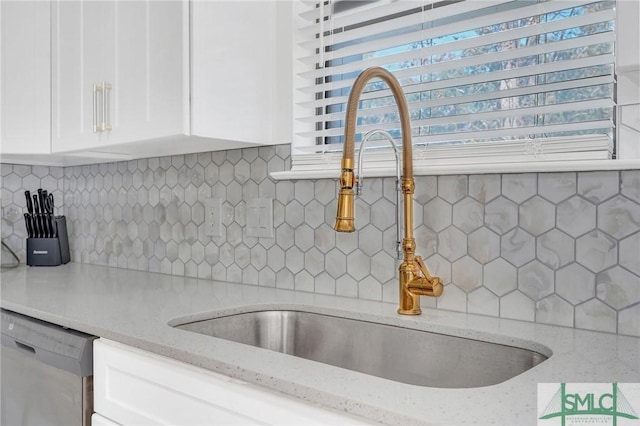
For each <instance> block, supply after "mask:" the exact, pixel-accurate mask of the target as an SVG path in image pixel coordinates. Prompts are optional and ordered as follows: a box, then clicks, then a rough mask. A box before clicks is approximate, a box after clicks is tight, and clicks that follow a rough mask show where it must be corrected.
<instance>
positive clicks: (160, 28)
mask: <svg viewBox="0 0 640 426" xmlns="http://www.w3.org/2000/svg"><path fill="white" fill-rule="evenodd" d="M184 5H185V3H184V2H182V1H180V0H172V1H153V0H146V1H96V0H74V1H69V0H55V4H54V19H53V28H52V31H53V39H54V42H53V52H52V53H53V62H54V64H53V65H54V68H53V95H52V96H53V112H54V114H53V120H54V123H53V143H52V146H53V151H54V152H69V151H98V152H99V151H101V150H102V149H103V148H105V147H108V146H112V145H120V144H128V143H131V142H138V141H141V140H145V139H154V138H159V137H165V136H173V135H177V134H182V133H183V117H184V116H183V105H184V100H183V93H184V92H183V85H184V81H183V78H184V72H183V68H184V61H185V58H183V43H184V35H185V34H184V31H185V29H184V26H183V24H184V23H183V8H184ZM103 81H104V82H107V83H108V84H109V85H110V89H109V90H108V91H107V92H106V93H102V92H98V93H97V94H94V90H93V86H94V84H99V83H101V82H103ZM94 95H95V96H96V98H94ZM96 100H97V102H94V101H96ZM94 111H95V112H94ZM103 111H106V113H104V114H106V116H107V119H106V123H107V124H108V125H109V127H110V128H109V129H107V130H105V131H98V132H94V128H93V127H94V122H97V123H98V124H100V123H102V122H103V121H104V120H103ZM96 115H97V117H96V118H95V119H94V116H96ZM111 152H113V150H111ZM122 152H123V153H126V147H124V148H123V149H122Z"/></svg>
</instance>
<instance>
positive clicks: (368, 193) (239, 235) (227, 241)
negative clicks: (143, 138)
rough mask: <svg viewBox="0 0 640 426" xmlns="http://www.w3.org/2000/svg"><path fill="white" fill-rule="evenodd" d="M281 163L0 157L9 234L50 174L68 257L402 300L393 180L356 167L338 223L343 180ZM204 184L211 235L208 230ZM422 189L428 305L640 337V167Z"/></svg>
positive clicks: (420, 235)
mask: <svg viewBox="0 0 640 426" xmlns="http://www.w3.org/2000/svg"><path fill="white" fill-rule="evenodd" d="M289 163H290V151H289V147H288V146H286V145H281V146H275V147H260V148H246V149H241V150H230V151H220V152H205V153H200V154H192V155H179V156H173V157H160V158H157V157H156V158H148V159H143V160H136V161H129V162H120V163H107V164H99V165H92V166H79V167H66V168H64V169H61V168H54V167H51V168H41V167H36V166H33V167H29V166H17V165H8V164H2V179H3V182H2V237H3V238H4V239H5V240H7V241H8V242H9V244H11V245H12V246H13V247H17V248H18V251H19V252H20V254H21V256H23V257H24V248H23V245H24V242H23V241H24V234H25V231H24V221H23V220H22V219H21V214H20V213H21V212H22V211H23V208H24V196H23V194H22V191H23V190H24V189H32V188H31V187H32V186H33V185H34V184H36V182H38V183H41V184H42V185H43V186H44V185H45V181H46V182H47V184H49V183H51V184H52V182H56V183H57V187H58V190H59V191H60V194H62V189H63V191H64V207H63V209H64V213H65V214H66V216H67V218H68V223H69V227H70V239H71V246H72V247H71V248H72V252H73V253H72V258H73V260H74V261H76V262H86V263H94V264H102V265H111V266H116V267H121V268H130V269H139V270H145V271H153V272H161V273H166V274H173V275H184V276H190V277H199V278H205V279H217V280H226V281H232V282H243V283H247V284H253V285H260V286H271V287H280V288H287V289H295V290H299V291H308V292H316V293H325V294H337V295H341V296H347V297H353V298H361V299H372V300H382V301H388V302H393V303H395V302H396V299H397V292H398V284H397V279H396V275H397V272H396V268H397V261H396V260H395V257H394V256H395V246H394V241H395V213H394V202H395V194H394V188H395V182H394V181H395V179H393V178H385V179H382V178H379V179H374V178H372V179H367V180H365V188H364V193H363V195H362V196H361V197H360V198H358V200H357V202H356V226H357V228H358V230H357V232H355V233H353V234H338V233H335V232H334V231H333V230H332V224H333V220H334V215H335V203H336V190H337V188H336V180H332V179H322V180H316V181H297V182H288V181H280V182H274V181H272V180H270V179H269V177H268V173H269V172H273V171H281V170H286V169H288V167H289ZM336 176H337V175H336ZM210 197H214V198H220V199H222V200H223V204H222V236H220V237H208V236H205V232H204V228H205V227H204V203H203V201H204V199H205V198H210ZM256 197H261V198H272V199H273V200H274V201H273V209H274V210H273V222H274V227H275V230H274V233H273V235H274V236H273V238H254V237H247V236H246V234H245V216H246V215H245V206H246V202H247V200H250V199H253V198H256ZM58 198H61V197H58ZM415 200H416V201H415V218H416V224H415V225H416V239H417V244H418V249H417V252H418V254H421V255H422V256H423V257H424V258H425V260H426V263H427V265H428V266H429V268H430V269H431V271H432V272H434V273H435V274H437V275H439V276H441V277H442V278H443V279H444V281H445V282H446V287H445V291H444V295H443V296H442V297H441V298H439V299H432V298H423V299H424V300H423V304H424V306H427V307H434V308H438V309H447V310H454V311H462V312H472V313H478V314H483V315H490V316H496V317H498V316H499V317H504V318H513V319H519V320H524V321H535V322H540V323H550V324H557V325H562V326H568V327H576V328H583V329H590V330H600V331H605V332H612V333H619V334H627V335H636V336H640V170H632V171H620V172H618V171H610V172H609V171H608V172H579V173H573V172H571V173H527V174H504V175H499V174H493V175H491V174H489V175H455V176H439V177H432V176H424V177H418V178H416V195H415ZM58 204H59V205H62V204H63V203H58Z"/></svg>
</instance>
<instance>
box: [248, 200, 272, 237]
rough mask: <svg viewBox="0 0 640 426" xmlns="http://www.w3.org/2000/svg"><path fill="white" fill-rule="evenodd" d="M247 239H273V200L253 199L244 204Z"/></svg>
mask: <svg viewBox="0 0 640 426" xmlns="http://www.w3.org/2000/svg"><path fill="white" fill-rule="evenodd" d="M245 211H246V215H247V217H246V219H247V220H246V224H247V225H246V234H247V237H261V238H273V198H254V199H252V200H248V201H247V204H246V210H245Z"/></svg>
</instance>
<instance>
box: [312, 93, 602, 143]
mask: <svg viewBox="0 0 640 426" xmlns="http://www.w3.org/2000/svg"><path fill="white" fill-rule="evenodd" d="M610 105H611V100H610V99H597V100H591V101H582V102H572V103H566V104H553V105H544V106H536V107H529V108H517V109H500V110H496V111H489V112H477V113H474V114H473V115H468V114H467V115H456V116H445V117H437V118H426V119H414V120H412V121H411V128H412V129H415V128H417V127H423V126H437V125H444V124H455V123H467V122H474V121H482V120H493V119H496V118H501V119H505V118H509V117H521V116H540V115H545V114H555V113H562V112H566V111H583V110H593V109H600V108H606V107H607V106H610ZM399 127H400V126H399V123H398V122H397V121H392V122H377V123H373V124H362V125H360V126H358V133H366V132H368V131H369V130H373V129H378V128H379V129H384V130H396V129H398V128H399ZM510 129H513V128H510ZM476 131H477V130H476V129H469V132H476ZM342 133H343V130H342V128H335V129H326V130H319V131H315V132H310V133H307V134H306V136H337V135H341V134H342ZM302 135H303V136H305V134H304V133H302Z"/></svg>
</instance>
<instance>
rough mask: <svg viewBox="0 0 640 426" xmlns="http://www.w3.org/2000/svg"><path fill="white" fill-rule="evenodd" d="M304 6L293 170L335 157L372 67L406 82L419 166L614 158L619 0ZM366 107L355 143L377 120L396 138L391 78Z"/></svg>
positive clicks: (383, 160) (383, 150) (369, 91)
mask: <svg viewBox="0 0 640 426" xmlns="http://www.w3.org/2000/svg"><path fill="white" fill-rule="evenodd" d="M302 5H303V6H301V10H300V11H299V13H298V18H299V20H300V22H303V23H305V24H304V25H302V26H301V27H300V28H299V29H298V31H297V38H298V42H299V45H298V61H299V62H298V63H299V64H300V66H301V68H302V69H301V70H300V72H299V73H298V75H297V80H296V87H297V95H296V98H297V105H296V125H295V127H296V142H295V143H294V151H293V158H292V166H293V169H294V170H295V169H296V168H297V167H301V168H306V169H313V168H316V169H318V170H321V169H323V168H325V169H326V168H327V167H328V166H333V165H336V168H337V164H338V163H339V158H340V157H341V145H342V138H343V136H342V135H343V125H344V122H343V120H344V112H345V104H346V101H347V98H348V95H349V90H350V88H351V85H352V84H353V82H354V80H355V78H356V77H357V76H358V74H359V73H360V72H361V71H362V70H364V69H366V68H368V67H371V66H381V67H384V68H386V69H388V70H389V71H391V72H392V73H393V74H394V75H395V76H396V78H397V79H398V80H399V81H400V83H401V84H402V86H403V89H404V92H405V95H406V99H407V102H408V105H409V109H410V113H411V125H412V138H413V144H414V161H416V162H417V163H418V165H419V162H420V161H428V162H429V164H473V163H487V162H491V163H497V162H505V163H506V162H518V161H527V162H529V161H531V160H536V159H537V160H544V161H553V160H587V159H607V158H612V157H614V156H615V150H614V144H613V141H614V134H615V131H614V129H615V127H614V121H615V120H614V117H615V102H614V98H615V96H614V93H615V86H614V76H615V69H614V64H615V56H614V47H615V45H614V42H615V16H616V11H615V6H616V4H615V1H613V0H605V1H593V0H586V1H584V0H583V1H580V0H577V1H574V0H570V1H569V0H549V1H537V0H516V1H500V0H491V1H485V0H473V1H470V0H467V1H464V0H443V1H413V0H400V1H389V0H378V1H348V0H333V1H332V0H329V1H324V2H318V1H305V2H302ZM359 108H360V109H359V112H358V126H357V131H358V132H359V133H358V134H357V135H356V142H358V141H359V140H360V139H361V137H362V135H363V134H364V133H366V132H367V131H369V130H372V129H374V128H382V129H385V130H387V131H389V132H390V133H391V134H392V135H394V137H396V138H398V139H399V138H400V128H399V127H400V126H399V121H398V114H397V110H396V107H395V101H394V99H393V97H392V96H391V93H390V91H389V90H388V88H387V87H386V85H385V84H384V83H383V82H382V81H376V80H373V81H371V82H370V83H369V84H368V85H367V87H366V88H365V92H364V93H363V94H362V96H361V101H360V105H359ZM384 142H385V141H380V142H379V146H377V147H376V144H375V143H373V144H371V145H369V144H368V146H372V147H374V148H377V149H374V150H372V151H373V152H372V153H371V154H367V156H368V157H370V159H369V160H368V163H370V162H374V163H376V164H374V166H373V167H381V168H383V167H388V166H389V162H390V161H392V160H391V157H390V156H389V155H387V154H388V152H390V150H388V149H387V147H386V146H384V145H385V143H384ZM398 142H400V140H398ZM427 159H428V160H427Z"/></svg>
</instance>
